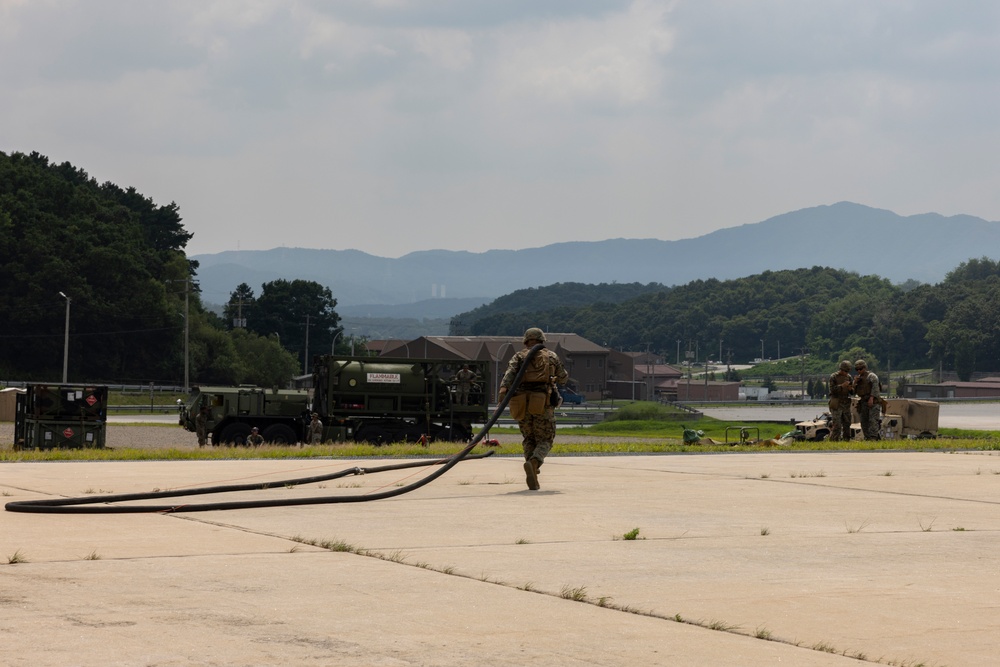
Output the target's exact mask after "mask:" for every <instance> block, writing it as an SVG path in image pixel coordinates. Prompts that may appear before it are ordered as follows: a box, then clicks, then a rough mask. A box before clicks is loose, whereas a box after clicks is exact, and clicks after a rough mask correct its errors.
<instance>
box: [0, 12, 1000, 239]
mask: <svg viewBox="0 0 1000 667" xmlns="http://www.w3.org/2000/svg"><path fill="white" fill-rule="evenodd" d="M0 62H3V63H15V62H16V63H17V66H16V67H11V66H2V67H0V86H2V87H3V90H4V96H5V104H4V105H0V150H3V151H6V152H10V151H14V150H21V151H33V150H37V151H39V152H41V153H43V154H45V155H48V156H49V157H50V158H51V159H53V160H55V161H63V160H67V161H70V162H72V163H74V164H75V165H76V166H79V167H81V168H83V169H85V170H87V171H88V172H90V173H91V174H92V175H94V176H95V178H97V179H98V180H102V181H103V180H111V181H114V182H116V183H119V184H120V185H123V186H130V185H131V186H135V187H136V188H138V189H139V190H140V191H141V192H143V193H144V194H147V195H149V196H151V197H153V198H154V200H156V201H158V202H162V203H167V202H169V201H176V202H177V203H178V204H179V206H180V209H181V214H182V216H183V217H184V219H185V224H186V225H187V226H188V228H189V229H190V230H191V231H193V232H194V233H195V237H194V239H193V241H192V243H191V245H190V246H189V249H190V250H192V251H193V252H215V251H219V250H224V249H227V248H231V247H234V246H235V244H236V243H239V244H240V247H243V248H248V247H253V248H270V247H275V246H280V245H302V246H316V247H357V248H360V249H362V250H366V251H368V252H373V253H376V254H384V255H389V256H397V255H399V254H402V253H405V252H407V251H409V250H415V249H429V248H453V249H468V250H475V251H479V250H485V249H488V248H491V247H524V246H526V245H543V244H546V243H552V242H556V241H561V240H570V239H594V240H597V239H603V238H608V237H609V236H616V237H618V236H627V237H632V238H648V237H656V238H667V239H670V238H685V237H691V236H698V235H700V234H704V233H707V232H709V231H712V230H714V229H717V228H719V227H722V226H733V225H737V224H744V223H748V222H755V221H758V220H761V219H763V218H766V217H769V216H771V215H776V214H779V213H783V212H786V211H789V210H795V209H798V208H804V207H807V206H814V205H819V204H827V203H831V202H835V201H841V200H853V201H858V202H860V203H864V204H868V205H873V206H877V207H881V208H889V209H892V210H894V211H896V212H898V213H902V214H908V213H919V212H924V211H930V210H934V211H937V212H941V213H947V214H954V213H970V214H973V215H980V216H982V217H986V218H991V219H1000V188H997V187H995V184H996V182H997V180H998V177H1000V167H998V166H997V165H996V161H995V159H994V156H993V155H992V150H991V149H992V146H995V145H996V143H997V139H998V136H997V134H998V132H997V127H998V125H997V120H996V118H998V117H1000V114H998V112H1000V109H998V92H997V90H996V86H995V85H994V84H995V81H996V78H997V74H998V72H997V69H998V68H1000V6H997V7H994V6H993V5H992V4H990V3H982V2H971V1H970V0H958V1H957V2H955V3H949V4H948V5H947V6H944V5H940V4H938V3H931V2H923V1H917V0H886V1H885V2H879V3H859V2H856V1H854V0H829V1H828V2H801V1H800V0H758V1H755V2H720V1H718V0H697V1H696V0H577V1H574V2H559V1H555V0H552V1H545V0H509V1H505V2H495V1H486V0H383V1H379V2H371V1H369V0H340V1H338V2H336V3H330V2H324V1H320V0H295V1H288V0H208V1H206V0H200V1H195V0H175V1H172V2H154V1H153V0H144V1H142V0H89V1H88V2H82V1H73V0H59V1H58V2H55V1H50V0H31V1H30V2H25V1H21V0H0Z"/></svg>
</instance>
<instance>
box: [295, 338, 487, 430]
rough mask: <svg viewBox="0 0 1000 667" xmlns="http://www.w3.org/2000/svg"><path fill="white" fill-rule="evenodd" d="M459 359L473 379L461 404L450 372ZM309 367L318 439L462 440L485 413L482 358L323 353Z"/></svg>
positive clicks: (485, 416)
mask: <svg viewBox="0 0 1000 667" xmlns="http://www.w3.org/2000/svg"><path fill="white" fill-rule="evenodd" d="M464 364H468V366H469V368H470V370H472V371H473V372H474V373H475V379H474V381H473V383H472V390H471V391H470V393H469V396H468V400H467V401H466V402H465V404H462V403H461V402H460V401H459V399H458V392H457V381H456V379H455V376H456V373H457V372H458V370H459V369H461V368H462V366H463V365H464ZM313 369H314V370H313V407H312V409H313V412H316V413H318V414H319V415H320V419H321V420H322V421H323V428H324V440H355V441H357V442H369V443H373V444H383V443H389V442H421V441H424V442H426V441H427V440H451V441H457V442H468V441H469V440H470V439H471V438H472V434H473V428H474V426H475V425H476V424H484V423H485V422H486V421H487V420H488V419H489V395H488V393H487V388H488V387H489V386H490V364H489V362H488V361H476V360H466V359H406V358H389V357H341V356H332V355H323V356H318V357H316V358H315V359H314V364H313Z"/></svg>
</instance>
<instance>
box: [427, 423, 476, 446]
mask: <svg viewBox="0 0 1000 667" xmlns="http://www.w3.org/2000/svg"><path fill="white" fill-rule="evenodd" d="M434 438H435V439H436V440H447V441H448V442H469V441H470V440H471V439H472V434H471V433H469V431H467V430H466V429H465V427H464V426H462V425H461V424H454V425H453V426H443V427H441V430H440V431H438V432H437V434H436V435H435V436H434Z"/></svg>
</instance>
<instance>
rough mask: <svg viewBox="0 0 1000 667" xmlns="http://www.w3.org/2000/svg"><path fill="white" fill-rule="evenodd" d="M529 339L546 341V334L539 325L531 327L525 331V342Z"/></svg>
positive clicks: (540, 341)
mask: <svg viewBox="0 0 1000 667" xmlns="http://www.w3.org/2000/svg"><path fill="white" fill-rule="evenodd" d="M529 340H537V341H538V342H539V343H544V342H545V334H544V333H542V330H541V329H539V328H538V327H531V328H530V329H528V330H527V331H525V332H524V342H525V343H527V342H528V341H529Z"/></svg>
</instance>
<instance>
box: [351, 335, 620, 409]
mask: <svg viewBox="0 0 1000 667" xmlns="http://www.w3.org/2000/svg"><path fill="white" fill-rule="evenodd" d="M545 338H546V342H545V347H547V348H548V349H550V350H552V351H553V352H555V353H556V354H557V355H559V358H560V359H561V360H562V362H563V364H564V365H565V366H566V371H567V372H568V373H569V377H570V386H571V388H572V389H573V390H574V391H575V392H576V393H578V394H582V395H583V397H584V398H585V399H586V400H600V399H601V398H603V397H604V396H605V394H606V392H607V388H608V379H609V377H614V376H617V375H623V374H624V373H625V369H624V368H623V366H625V365H627V364H628V363H629V360H628V358H627V357H622V356H621V355H620V353H614V352H613V351H612V350H608V349H607V348H605V347H601V346H600V345H598V344H597V343H594V342H591V341H589V340H587V339H586V338H583V337H582V336H578V335H577V334H574V333H549V332H546V334H545ZM523 347H524V343H523V341H522V339H521V337H520V336H421V337H420V338H415V339H413V340H409V341H403V340H395V339H394V340H387V341H370V343H369V345H368V349H369V350H376V349H377V350H379V356H383V357H401V358H404V359H414V358H415V359H457V360H461V359H470V360H473V359H474V360H479V361H490V362H492V366H493V377H492V378H491V382H490V384H491V385H492V386H491V387H490V396H491V400H493V401H495V400H496V394H497V391H498V389H499V385H500V379H501V377H502V376H503V374H504V371H506V370H507V363H508V362H509V361H510V358H511V357H512V356H514V353H515V352H517V351H518V350H520V349H521V348H523ZM629 370H630V369H629Z"/></svg>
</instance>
